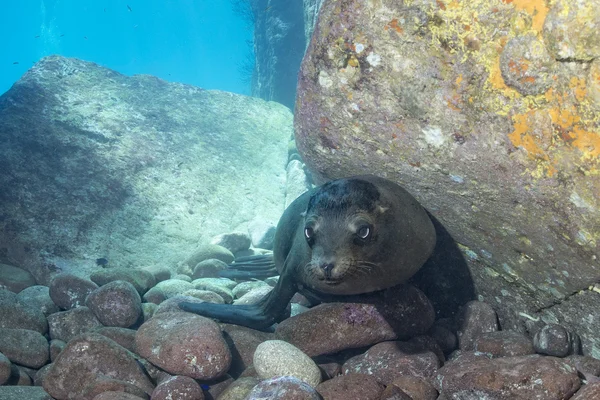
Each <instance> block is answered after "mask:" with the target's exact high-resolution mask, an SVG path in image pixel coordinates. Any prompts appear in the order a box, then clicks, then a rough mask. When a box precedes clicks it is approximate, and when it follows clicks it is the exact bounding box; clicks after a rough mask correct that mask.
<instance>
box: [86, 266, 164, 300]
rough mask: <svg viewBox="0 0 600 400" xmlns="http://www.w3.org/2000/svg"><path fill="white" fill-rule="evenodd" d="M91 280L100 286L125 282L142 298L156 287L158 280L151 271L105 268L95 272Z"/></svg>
mask: <svg viewBox="0 0 600 400" xmlns="http://www.w3.org/2000/svg"><path fill="white" fill-rule="evenodd" d="M90 280H91V281H92V282H94V283H96V284H97V285H98V286H104V285H106V284H107V283H110V282H114V281H125V282H129V283H130V284H132V285H133V287H134V288H135V290H136V291H137V292H138V293H139V295H140V296H143V295H144V293H146V292H147V291H148V290H150V288H151V287H153V286H154V285H156V278H154V275H152V273H151V272H150V271H146V270H143V269H132V268H104V269H99V270H97V271H94V272H93V273H92V274H91V275H90Z"/></svg>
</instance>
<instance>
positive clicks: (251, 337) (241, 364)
mask: <svg viewBox="0 0 600 400" xmlns="http://www.w3.org/2000/svg"><path fill="white" fill-rule="evenodd" d="M220 327H221V329H222V331H223V337H224V338H225V341H226V342H227V345H228V346H229V349H230V350H231V355H232V360H231V367H230V368H229V374H231V375H232V376H234V377H238V376H239V375H240V374H241V373H242V372H243V371H244V370H245V369H246V368H248V367H249V366H250V365H252V363H253V359H254V352H255V351H256V348H257V347H258V345H259V344H261V343H262V342H264V341H266V340H270V339H273V336H274V335H273V334H272V333H268V332H261V331H257V330H254V329H250V328H247V327H245V326H240V325H233V324H220Z"/></svg>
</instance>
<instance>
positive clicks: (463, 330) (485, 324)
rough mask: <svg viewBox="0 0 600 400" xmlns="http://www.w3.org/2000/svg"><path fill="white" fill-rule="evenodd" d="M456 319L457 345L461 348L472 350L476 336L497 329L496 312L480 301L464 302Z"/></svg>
mask: <svg viewBox="0 0 600 400" xmlns="http://www.w3.org/2000/svg"><path fill="white" fill-rule="evenodd" d="M458 320H459V329H458V332H457V334H458V347H459V348H460V349H461V350H473V346H474V343H475V339H477V337H479V336H480V335H482V334H483V333H488V332H495V331H497V330H498V317H497V316H496V312H495V311H494V309H493V308H492V307H491V306H490V305H489V304H487V303H484V302H482V301H470V302H469V303H467V304H465V306H464V307H463V309H462V310H461V314H460V315H459V317H458Z"/></svg>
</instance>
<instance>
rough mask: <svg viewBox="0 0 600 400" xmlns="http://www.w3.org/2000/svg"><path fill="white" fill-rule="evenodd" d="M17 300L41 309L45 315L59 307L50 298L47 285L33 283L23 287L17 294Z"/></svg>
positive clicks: (57, 310)
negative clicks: (33, 284)
mask: <svg viewBox="0 0 600 400" xmlns="http://www.w3.org/2000/svg"><path fill="white" fill-rule="evenodd" d="M17 301H18V302H19V303H22V304H28V305H30V306H32V307H33V308H36V309H38V310H41V311H42V312H43V313H44V315H45V316H46V317H47V316H48V315H50V314H54V313H55V312H59V311H60V308H58V306H57V305H56V304H54V302H53V301H52V299H51V298H50V288H48V286H41V285H35V286H30V287H28V288H26V289H23V290H22V291H20V292H19V294H18V295H17Z"/></svg>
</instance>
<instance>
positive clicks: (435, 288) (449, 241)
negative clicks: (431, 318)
mask: <svg viewBox="0 0 600 400" xmlns="http://www.w3.org/2000/svg"><path fill="white" fill-rule="evenodd" d="M428 214H429V217H430V218H431V221H432V222H433V226H434V227H435V231H436V234H437V242H436V245H435V248H434V250H433V254H432V255H431V257H429V260H427V262H426V263H425V264H424V265H423V267H421V269H420V270H419V272H417V273H416V274H415V276H413V277H412V278H411V279H410V281H409V283H410V284H412V285H414V286H416V287H417V288H419V289H420V290H422V291H423V292H424V293H425V295H427V298H429V300H430V301H431V303H432V304H433V308H434V309H435V314H436V319H439V318H448V317H453V316H454V315H455V314H456V313H457V312H458V310H459V308H460V307H461V306H462V305H464V304H465V303H467V302H469V301H471V300H475V299H476V293H475V285H474V283H473V278H472V277H471V272H470V270H469V267H468V265H467V262H466V261H465V259H464V257H463V255H462V253H461V251H460V249H459V248H458V245H457V243H456V241H455V240H454V239H453V238H452V236H451V235H450V233H449V232H448V231H447V230H446V228H445V227H444V226H443V225H442V224H441V223H440V221H438V220H437V219H436V218H435V217H434V216H433V215H431V214H430V213H429V212H428Z"/></svg>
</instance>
